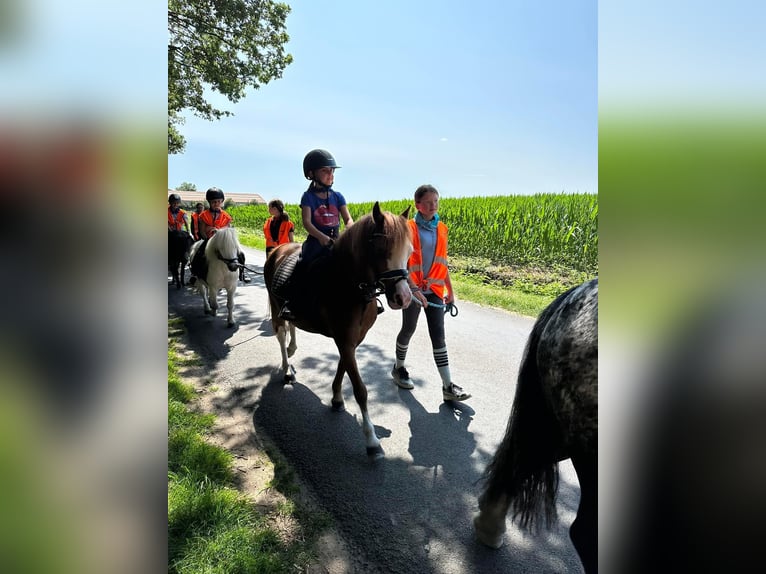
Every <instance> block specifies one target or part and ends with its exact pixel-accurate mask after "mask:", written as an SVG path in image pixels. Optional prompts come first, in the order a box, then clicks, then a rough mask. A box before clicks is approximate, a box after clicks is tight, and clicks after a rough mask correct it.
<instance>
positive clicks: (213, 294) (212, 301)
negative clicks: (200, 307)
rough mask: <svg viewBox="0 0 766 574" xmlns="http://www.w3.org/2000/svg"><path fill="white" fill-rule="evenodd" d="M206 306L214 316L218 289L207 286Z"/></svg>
mask: <svg viewBox="0 0 766 574" xmlns="http://www.w3.org/2000/svg"><path fill="white" fill-rule="evenodd" d="M207 301H208V308H209V309H210V315H213V316H215V314H216V312H218V291H216V290H215V289H211V288H208V290H207Z"/></svg>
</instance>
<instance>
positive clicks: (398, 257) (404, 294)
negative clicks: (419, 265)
mask: <svg viewBox="0 0 766 574" xmlns="http://www.w3.org/2000/svg"><path fill="white" fill-rule="evenodd" d="M411 254H412V242H410V241H408V242H407V244H406V245H403V246H402V248H401V249H399V250H398V252H395V253H392V254H391V258H390V259H389V260H388V261H387V262H386V265H387V268H388V269H405V270H406V269H407V261H408V260H409V258H410V255H411ZM394 290H395V293H394V296H393V297H392V298H391V299H389V301H388V305H389V306H390V307H391V308H392V309H406V308H407V307H409V306H410V303H411V302H412V291H411V290H410V285H409V283H408V282H407V280H402V281H397V282H396V286H395V287H394Z"/></svg>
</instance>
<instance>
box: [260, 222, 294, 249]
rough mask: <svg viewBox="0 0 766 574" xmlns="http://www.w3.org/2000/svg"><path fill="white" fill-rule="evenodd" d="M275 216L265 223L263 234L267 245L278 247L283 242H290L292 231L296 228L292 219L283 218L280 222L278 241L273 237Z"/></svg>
mask: <svg viewBox="0 0 766 574" xmlns="http://www.w3.org/2000/svg"><path fill="white" fill-rule="evenodd" d="M273 219H274V218H273V217H269V218H268V219H267V220H266V223H264V224H263V235H264V236H265V237H266V247H276V246H277V245H282V244H283V243H290V232H291V231H292V230H293V229H295V225H293V222H292V221H289V220H284V219H283V220H282V222H281V223H280V224H279V233H278V234H277V239H276V241H275V240H274V239H273V238H272V237H271V222H272V220H273Z"/></svg>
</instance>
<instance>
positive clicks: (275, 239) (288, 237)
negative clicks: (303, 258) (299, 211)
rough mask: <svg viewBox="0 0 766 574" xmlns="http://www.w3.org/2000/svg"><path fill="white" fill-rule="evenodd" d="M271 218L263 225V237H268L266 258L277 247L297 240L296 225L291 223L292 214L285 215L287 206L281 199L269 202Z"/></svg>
mask: <svg viewBox="0 0 766 574" xmlns="http://www.w3.org/2000/svg"><path fill="white" fill-rule="evenodd" d="M269 215H270V216H271V217H269V218H268V219H267V220H266V223H264V224H263V235H264V237H266V257H268V256H269V253H271V252H272V251H273V250H274V248H275V247H276V246H277V245H282V244H283V243H292V242H293V241H294V240H295V235H294V232H295V225H294V224H293V222H292V221H290V214H288V213H285V204H284V203H283V202H282V200H281V199H272V200H271V201H270V202H269Z"/></svg>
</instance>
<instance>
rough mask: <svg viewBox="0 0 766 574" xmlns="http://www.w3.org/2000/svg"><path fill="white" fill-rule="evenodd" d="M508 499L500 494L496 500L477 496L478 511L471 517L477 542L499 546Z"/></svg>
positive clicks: (502, 536) (502, 538) (503, 529)
mask: <svg viewBox="0 0 766 574" xmlns="http://www.w3.org/2000/svg"><path fill="white" fill-rule="evenodd" d="M509 507H510V500H509V499H508V497H507V496H506V495H504V494H503V495H501V496H500V497H499V498H498V499H497V500H488V499H487V498H486V497H480V498H479V512H478V513H477V514H476V515H475V516H474V517H473V527H474V529H475V530H476V538H478V539H479V542H481V543H482V544H486V545H487V546H489V547H490V548H495V549H497V548H500V547H501V546H502V545H503V542H504V538H505V517H506V515H507V514H508V508H509Z"/></svg>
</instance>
